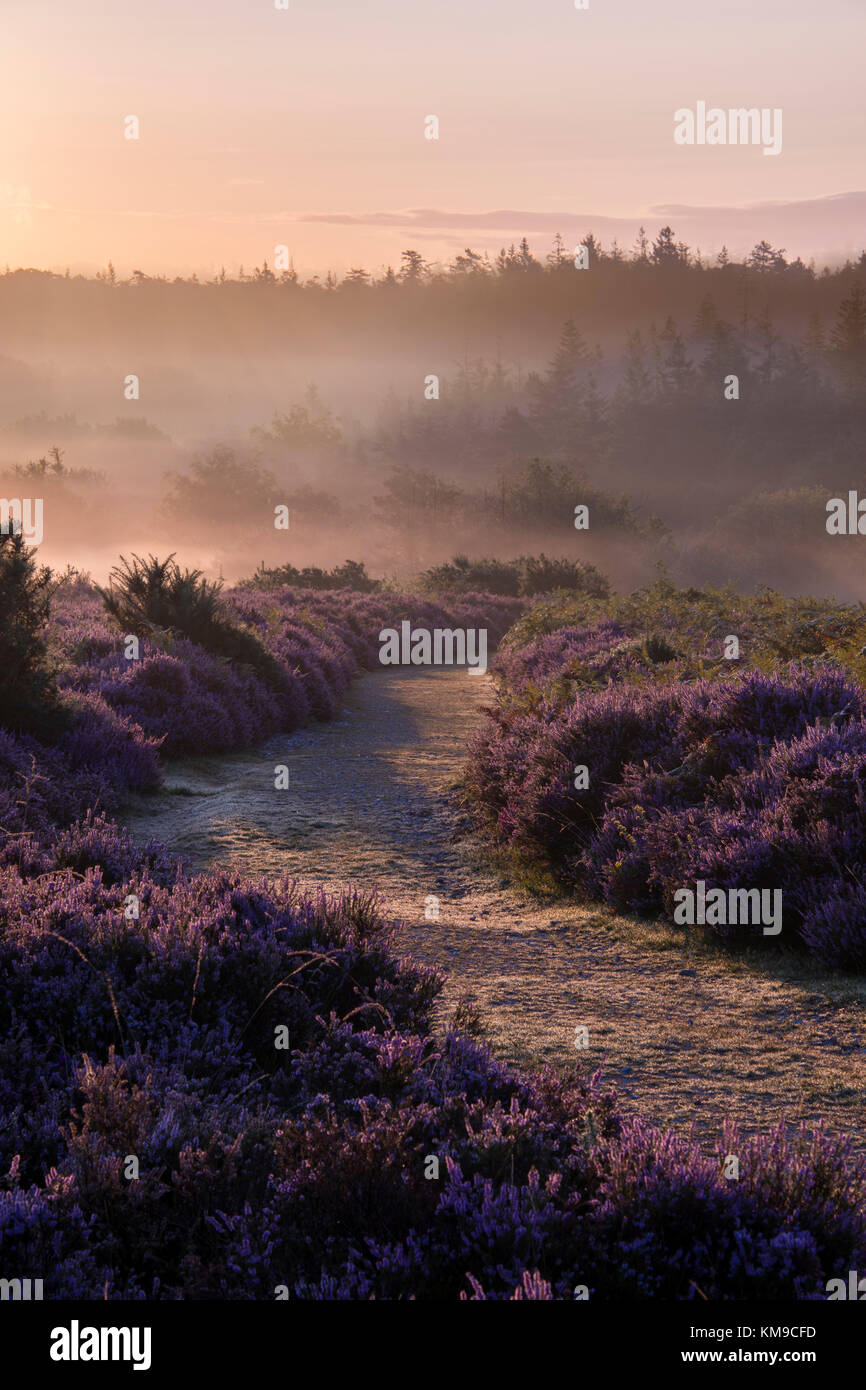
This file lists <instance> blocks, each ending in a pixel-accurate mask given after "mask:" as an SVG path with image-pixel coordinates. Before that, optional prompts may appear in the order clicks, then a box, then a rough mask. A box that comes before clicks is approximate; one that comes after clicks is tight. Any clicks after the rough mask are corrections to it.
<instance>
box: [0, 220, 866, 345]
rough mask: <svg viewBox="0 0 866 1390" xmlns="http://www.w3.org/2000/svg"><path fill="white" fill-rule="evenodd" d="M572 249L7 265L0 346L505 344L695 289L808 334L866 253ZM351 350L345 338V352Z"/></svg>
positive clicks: (624, 314)
mask: <svg viewBox="0 0 866 1390" xmlns="http://www.w3.org/2000/svg"><path fill="white" fill-rule="evenodd" d="M581 244H582V245H583V246H585V247H586V248H587V252H588V269H586V270H578V269H576V267H575V263H574V261H575V258H574V254H573V253H574V249H575V248H573V247H566V246H565V243H564V242H563V240H562V238H561V237H557V238H556V240H555V241H554V245H553V249H552V250H551V251H550V252H549V254H547V255H546V256H545V257H543V258H539V257H537V256H535V255H534V254H533V252H532V251H531V250H530V247H529V243H528V241H527V239H526V238H525V237H524V238H523V239H522V240H521V241H519V242H518V243H516V244H514V245H511V246H510V247H508V248H503V249H502V250H501V251H500V252H499V253H498V255H496V256H490V255H489V254H488V253H486V252H485V253H482V252H478V251H475V250H473V249H472V248H471V247H467V248H466V249H465V251H464V252H462V253H461V254H459V255H457V256H456V257H455V258H454V259H453V260H452V261H451V262H449V263H447V264H443V263H440V262H436V263H430V262H428V261H427V260H426V259H425V258H424V257H423V256H422V255H421V253H420V252H419V251H417V250H413V249H408V250H406V251H404V252H403V253H402V257H401V263H400V265H399V267H397V268H394V267H393V266H388V267H386V268H385V270H384V271H383V272H382V273H380V274H376V273H374V272H371V271H368V270H367V269H365V268H364V267H360V266H359V267H354V268H352V269H350V270H349V272H348V273H347V274H345V275H344V276H343V277H342V279H341V278H340V277H338V276H337V275H336V274H335V273H334V272H332V271H329V272H328V273H327V274H326V275H325V276H324V277H320V276H318V275H313V276H310V277H309V278H307V279H305V280H302V279H301V277H299V276H298V274H297V273H296V272H295V270H294V269H291V268H290V269H287V270H282V271H275V270H273V269H272V268H271V265H270V264H269V262H268V260H267V259H265V260H263V262H262V264H261V266H256V267H253V268H252V269H251V270H250V271H246V270H244V268H243V267H241V268H240V269H239V271H238V272H237V274H236V275H234V276H231V275H228V274H226V272H225V270H221V271H220V272H219V273H218V274H217V275H215V276H214V277H212V278H211V279H209V280H200V279H199V278H198V277H197V276H196V275H191V276H189V277H187V278H184V277H182V276H175V277H173V278H170V277H167V276H162V275H148V274H146V273H145V272H144V271H142V270H134V271H133V272H132V274H131V275H130V276H129V277H128V278H126V279H123V278H121V277H119V276H118V275H117V273H116V271H115V269H114V267H113V265H111V264H109V266H108V268H107V269H106V270H104V271H98V272H97V273H96V274H95V275H93V276H85V275H80V274H77V275H70V274H69V272H68V271H67V272H66V274H65V275H62V274H59V273H56V272H52V271H43V270H34V269H14V270H13V269H10V268H8V267H7V269H6V271H5V273H4V274H0V342H2V341H3V326H5V329H6V333H7V335H9V340H10V345H11V344H12V343H13V342H14V344H16V345H17V347H18V349H20V348H21V347H26V346H27V345H28V344H29V343H32V342H34V341H37V340H38V341H43V340H46V339H50V340H51V341H52V342H54V344H55V345H56V346H59V345H62V344H63V343H64V342H66V341H69V340H70V339H72V338H80V337H81V335H82V332H83V331H85V330H86V334H87V337H88V340H92V341H99V340H106V341H114V340H118V339H119V340H121V341H127V340H129V341H135V343H136V345H137V346H138V348H139V349H140V350H144V349H148V350H152V349H153V348H154V347H158V346H160V345H163V346H164V347H166V348H167V349H176V348H179V347H183V349H184V350H185V351H192V352H196V353H200V354H202V355H204V356H207V355H213V354H216V353H219V352H230V351H232V350H237V348H238V347H239V345H240V344H241V343H242V342H243V343H245V344H249V343H250V342H251V341H255V342H258V343H259V344H261V345H265V344H267V343H274V342H279V343H280V344H282V345H283V346H287V345H300V344H301V343H303V346H304V348H305V349H306V350H308V351H310V352H316V351H321V350H322V349H323V348H324V347H325V346H328V347H331V348H333V347H334V346H335V343H334V336H333V335H334V330H335V329H338V328H339V329H341V330H342V331H344V332H348V333H350V334H351V333H352V332H353V330H357V331H359V332H364V333H366V334H368V335H369V334H372V335H374V337H377V338H378V337H379V335H383V334H384V335H390V339H391V340H392V341H393V340H394V338H395V337H396V338H397V339H402V338H407V337H408V338H416V337H417V335H418V333H419V332H430V331H432V332H434V333H435V332H437V331H438V330H440V329H441V330H442V331H448V332H450V333H451V334H452V335H453V333H454V332H463V333H465V332H466V331H471V330H472V329H473V328H474V326H476V325H487V326H489V327H490V328H491V329H492V330H494V331H495V332H497V333H501V334H502V336H503V338H504V339H507V340H508V341H509V342H511V341H512V340H513V337H514V333H515V332H519V334H520V335H521V336H522V338H523V339H524V341H527V342H529V341H532V340H534V338H535V336H536V335H537V333H539V332H542V331H545V330H549V328H550V325H551V322H562V319H563V318H564V317H566V316H568V315H569V314H572V315H575V316H580V317H581V318H582V319H584V320H586V322H587V323H588V324H590V325H591V326H593V327H594V329H595V331H600V332H602V333H603V334H607V333H608V332H610V331H616V330H617V329H618V328H621V326H622V324H623V323H624V322H628V323H629V324H630V326H632V327H634V326H637V325H639V324H640V323H641V322H643V321H646V322H648V321H649V319H650V318H652V317H659V316H667V315H668V314H672V315H673V316H674V317H684V316H691V315H693V314H694V313H695V312H696V309H697V305H698V304H699V303H700V301H701V299H703V297H704V296H705V295H706V294H707V293H709V294H711V295H712V297H713V299H714V301H715V303H716V306H717V308H718V311H719V313H720V315H721V316H722V317H723V318H725V319H728V320H730V321H731V322H732V323H736V324H739V325H740V326H741V327H742V328H743V329H746V328H748V326H749V325H750V324H751V323H753V322H754V321H756V320H757V319H758V318H759V317H760V316H761V315H762V314H764V313H767V312H769V313H770V314H771V315H772V316H774V317H775V318H778V319H779V320H780V321H782V322H784V323H785V324H786V325H787V326H789V327H792V326H793V325H795V324H798V323H799V324H802V323H805V322H806V321H807V320H810V319H811V318H812V317H814V318H815V320H816V322H815V325H814V328H815V331H816V332H819V331H824V330H829V328H830V327H831V325H833V324H834V323H835V320H836V317H837V314H838V312H839V308H840V304H841V303H842V301H843V300H844V299H846V298H849V297H850V295H851V294H852V293H853V292H855V291H856V290H857V289H859V290H860V292H861V293H862V292H863V290H864V286H866V251H864V252H862V253H861V255H860V256H859V257H858V258H857V259H856V260H850V259H849V260H847V261H846V262H845V263H844V265H840V266H837V267H835V268H832V269H831V268H829V267H825V268H823V269H822V270H818V269H817V268H816V267H815V265H814V263H811V262H810V263H809V264H806V263H804V262H803V260H802V259H801V258H800V257H796V258H794V259H790V260H789V259H787V257H786V254H785V249H784V248H777V247H773V246H772V245H770V243H769V242H767V241H766V240H762V241H759V242H758V243H757V244H756V245H755V247H754V248H753V249H752V251H751V252H750V253H749V254H748V255H747V256H745V257H744V258H743V259H742V260H740V261H737V260H736V259H734V258H733V257H731V256H730V255H729V254H728V252H727V251H726V250H725V249H724V248H723V249H722V251H721V252H720V253H719V254H718V255H717V256H715V257H713V258H712V259H707V258H704V257H703V256H701V255H700V253H698V252H696V251H693V250H692V249H691V248H690V247H688V246H687V245H685V244H684V243H683V242H682V241H678V240H677V237H676V233H675V232H674V231H673V229H672V228H671V227H663V228H662V229H661V230H660V232H659V233H658V236H656V237H655V238H654V239H652V240H651V239H650V238H649V237H648V236H647V234H646V233H645V232H644V231H643V229H642V230H641V233H640V235H639V237H638V240H637V242H636V244H635V246H634V247H633V248H632V249H631V250H630V251H628V252H626V251H623V250H621V249H620V248H619V247H618V246H617V244H616V242H614V243H613V244H612V245H611V246H609V247H607V248H606V247H605V246H603V245H602V243H601V242H600V241H598V240H597V239H596V238H595V237H594V236H593V234H592V233H591V232H587V233H586V235H585V236H584V238H583V241H582V243H581ZM504 312H507V313H508V314H509V318H508V319H507V320H506V319H504V318H503V317H502V316H503V313H504ZM13 335H14V336H13ZM368 341H369V339H368ZM349 347H350V342H349V341H348V340H346V339H344V340H343V350H348V349H349ZM337 351H338V352H339V351H340V348H339V347H337Z"/></svg>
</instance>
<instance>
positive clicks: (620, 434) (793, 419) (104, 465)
mask: <svg viewBox="0 0 866 1390" xmlns="http://www.w3.org/2000/svg"><path fill="white" fill-rule="evenodd" d="M587 241H588V242H589V246H590V251H591V255H590V257H589V264H588V268H587V269H585V270H578V269H576V268H575V266H574V265H573V264H572V262H571V261H570V260H569V259H568V258H567V257H566V256H565V255H564V254H563V252H562V249H561V247H560V248H554V252H553V253H551V255H550V256H549V257H547V259H546V262H539V261H538V260H536V259H535V257H533V256H532V255H531V253H529V251H528V248H526V247H525V245H522V246H521V247H520V248H519V249H517V250H515V249H514V248H512V251H511V253H505V254H504V257H500V258H499V259H498V261H497V262H496V263H491V262H489V261H485V260H483V259H482V258H480V257H476V256H475V255H474V253H472V252H471V251H467V253H466V255H465V256H462V257H458V258H457V260H456V261H455V263H454V265H453V266H452V267H450V268H449V269H448V270H447V271H437V272H435V273H434V272H433V271H431V270H430V268H429V267H426V266H424V264H423V262H422V261H421V260H420V257H419V258H417V259H415V256H416V253H410V252H407V253H406V256H404V263H403V266H402V268H401V270H400V272H399V273H398V274H394V275H391V276H390V277H388V276H386V277H385V278H384V279H381V280H379V281H376V282H373V281H372V280H371V278H370V277H369V276H367V275H366V273H365V272H360V271H359V272H353V273H352V276H350V277H349V278H347V279H346V280H344V281H343V282H342V283H336V282H333V281H328V282H326V283H325V284H324V285H323V284H321V283H319V282H318V281H315V282H312V283H307V284H306V285H302V284H300V283H299V282H298V281H297V279H296V277H294V276H292V275H290V274H284V275H282V276H279V277H275V276H274V275H273V274H272V273H271V272H270V271H269V270H268V268H267V266H263V267H262V268H261V269H260V270H257V271H256V272H255V273H254V274H253V275H251V276H245V277H244V278H243V279H240V278H234V279H227V278H220V279H219V280H217V281H215V282H212V283H209V284H200V283H199V282H197V281H183V280H175V281H166V280H163V279H151V278H149V277H148V276H146V275H144V274H142V273H141V272H137V273H136V275H135V276H134V277H133V278H132V279H131V280H130V281H124V282H120V281H118V280H117V278H116V276H115V275H114V273H113V271H111V270H110V268H109V271H107V272H105V273H104V274H102V275H101V276H99V277H96V278H95V279H85V278H83V277H77V276H76V277H66V276H57V275H51V274H48V273H43V272H36V271H12V272H7V273H6V274H5V275H4V276H0V311H2V314H0V325H2V326H0V496H2V497H3V498H6V499H7V500H12V499H20V498H29V499H33V498H39V499H41V500H42V504H43V532H44V534H43V537H42V540H41V544H40V547H39V550H40V558H41V559H42V560H43V561H44V562H46V563H48V564H50V565H51V566H52V567H54V568H56V569H63V568H65V567H66V566H67V565H73V566H75V567H76V568H78V569H79V570H83V571H89V572H90V573H92V575H93V577H94V578H95V579H96V580H98V581H100V582H102V581H104V580H105V579H106V578H107V576H108V572H109V570H110V569H111V567H112V566H113V565H114V564H115V563H116V562H117V559H118V557H119V556H120V555H121V554H124V555H130V554H132V553H138V554H147V553H157V554H166V553H168V552H169V551H174V552H176V553H177V555H178V559H179V560H180V561H181V563H182V564H184V565H189V566H194V567H196V568H200V569H202V570H204V571H205V572H206V573H207V574H208V576H211V577H215V576H219V575H221V576H222V577H223V578H224V579H225V580H226V581H227V582H231V581H233V580H236V579H238V578H240V577H243V576H247V575H249V574H251V573H252V572H253V570H254V569H255V568H256V567H257V566H258V565H260V564H265V565H266V566H268V567H278V566H280V565H283V564H290V565H293V566H295V567H297V568H303V567H305V566H310V565H317V566H321V567H323V568H331V567H333V566H334V565H338V564H341V563H342V562H343V561H345V560H347V559H352V560H356V561H359V562H363V563H364V564H365V565H366V566H367V569H368V571H369V573H370V574H371V575H373V576H374V577H377V578H382V577H385V578H390V579H393V580H395V581H397V582H401V583H408V582H411V581H412V580H413V579H414V577H415V576H417V575H418V574H419V573H420V572H421V571H423V570H425V569H427V568H429V567H430V566H432V565H434V564H436V563H438V562H440V561H442V560H445V559H447V558H449V557H450V556H452V555H454V554H457V553H462V554H467V555H470V556H473V557H479V556H490V557H496V558H503V559H505V558H510V557H512V556H515V555H518V554H530V553H538V552H540V551H543V552H544V553H546V554H547V555H549V556H551V557H568V558H572V559H580V560H587V561H591V562H592V563H593V564H595V565H597V566H598V568H599V569H601V570H602V571H603V572H604V573H605V574H606V575H607V576H608V577H609V578H610V579H611V581H612V582H613V583H614V584H615V585H616V586H617V587H618V588H632V587H635V586H636V585H638V584H641V583H643V582H646V581H647V580H649V579H651V578H652V577H653V576H654V574H655V573H656V572H657V568H658V565H659V564H660V563H661V564H662V565H664V566H665V568H666V570H667V571H668V573H669V574H670V576H671V577H672V578H674V579H675V580H677V581H678V582H681V583H690V584H694V585H707V584H725V583H733V584H736V585H737V586H738V587H741V588H744V589H754V588H756V587H757V586H760V585H770V586H772V587H777V588H780V589H782V590H783V591H785V592H789V593H806V592H809V593H824V594H835V595H836V596H837V597H839V598H840V599H858V598H860V597H861V594H862V587H863V586H862V580H863V570H864V566H863V560H862V559H861V548H860V546H859V545H858V544H857V540H858V537H857V536H856V535H854V536H847V535H829V534H828V532H827V526H826V521H827V504H828V502H829V501H830V499H832V498H833V497H845V498H847V495H848V491H849V489H856V488H857V487H858V484H861V483H863V475H862V459H863V444H864V438H866V390H864V360H866V256H861V257H860V259H859V261H857V262H856V263H850V262H849V263H847V264H846V265H845V266H841V267H839V268H838V269H836V270H835V271H824V272H822V273H821V274H817V273H816V272H815V271H814V269H813V268H812V267H807V266H805V265H803V264H802V262H794V263H791V264H789V263H788V262H787V261H786V260H785V257H784V254H783V253H782V252H780V251H775V250H774V249H773V248H772V247H770V246H768V245H767V244H766V243H762V244H760V245H759V246H758V247H756V248H755V251H754V252H753V253H752V255H751V256H750V257H749V258H748V260H747V262H746V263H744V264H733V263H731V262H728V261H727V260H726V258H725V257H724V256H723V257H722V258H720V260H717V261H715V262H714V263H713V264H712V265H706V264H703V263H702V262H700V260H699V259H697V258H696V257H695V256H694V255H692V253H691V252H690V251H689V248H687V247H683V246H682V244H681V243H678V242H677V241H676V239H675V234H673V233H670V234H669V235H666V234H665V232H663V233H661V234H660V236H659V238H657V239H656V242H654V243H652V244H651V245H649V244H648V245H647V246H646V247H645V248H643V252H641V251H640V249H638V250H636V251H635V253H634V254H633V255H632V256H631V257H628V258H626V257H623V256H622V254H621V253H618V252H617V251H616V250H615V248H614V249H613V250H608V251H605V250H604V249H603V248H601V247H600V246H598V245H597V244H596V243H595V242H594V241H593V239H592V238H591V237H588V238H587ZM863 486H864V488H866V483H863ZM576 508H577V509H580V508H585V509H586V512H585V522H584V524H582V525H580V524H579V525H578V527H576V526H575V517H576V510H575V509H576ZM286 517H287V518H288V525H287V526H286V524H285V522H286Z"/></svg>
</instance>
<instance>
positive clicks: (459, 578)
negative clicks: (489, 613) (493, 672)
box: [421, 555, 610, 598]
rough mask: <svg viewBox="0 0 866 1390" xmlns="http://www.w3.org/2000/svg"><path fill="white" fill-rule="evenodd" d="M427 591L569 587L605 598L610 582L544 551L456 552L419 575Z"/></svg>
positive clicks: (520, 593)
mask: <svg viewBox="0 0 866 1390" xmlns="http://www.w3.org/2000/svg"><path fill="white" fill-rule="evenodd" d="M421 584H422V586H423V588H424V589H425V590H426V591H427V592H428V593H462V594H465V593H476V592H483V593H488V594H508V595H510V596H512V597H514V598H521V597H524V596H526V595H529V594H544V593H550V592H551V590H553V589H569V590H572V591H577V592H580V593H583V594H588V595H589V596H590V597H592V598H606V597H607V595H608V594H609V592H610V585H609V584H608V582H607V580H606V579H605V577H604V575H603V574H602V573H601V572H600V571H599V570H597V569H596V568H595V565H589V564H583V563H582V562H580V561H576V560H551V559H548V557H547V556H546V555H520V556H518V558H517V559H516V560H490V559H486V558H483V559H480V560H470V559H469V558H468V556H466V555H455V556H454V558H453V559H452V560H450V561H448V562H446V563H445V564H442V565H434V566H433V567H432V569H429V570H427V571H426V572H425V573H424V574H423V575H422V576H421Z"/></svg>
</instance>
